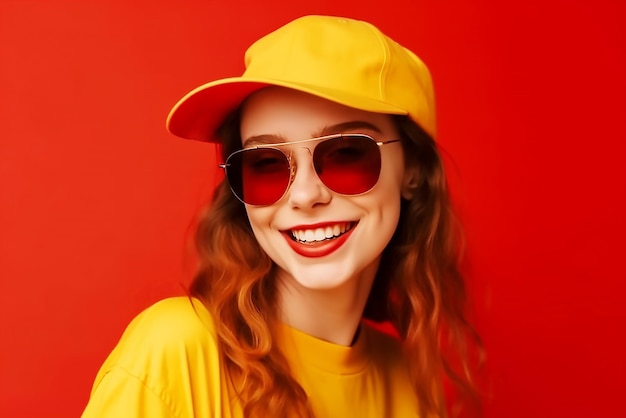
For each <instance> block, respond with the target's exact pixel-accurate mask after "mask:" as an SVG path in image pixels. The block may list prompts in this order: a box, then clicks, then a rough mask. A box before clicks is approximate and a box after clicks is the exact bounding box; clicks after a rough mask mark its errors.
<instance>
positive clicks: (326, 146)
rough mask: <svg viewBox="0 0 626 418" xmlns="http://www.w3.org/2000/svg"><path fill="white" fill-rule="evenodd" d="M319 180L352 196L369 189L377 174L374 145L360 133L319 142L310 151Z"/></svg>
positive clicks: (377, 167)
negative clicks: (311, 151) (312, 150)
mask: <svg viewBox="0 0 626 418" xmlns="http://www.w3.org/2000/svg"><path fill="white" fill-rule="evenodd" d="M313 164H314V165H315V171H316V172H317V175H318V176H319V178H320V180H322V182H323V183H324V184H325V185H326V186H327V187H328V188H329V189H331V190H333V191H334V192H336V193H340V194H346V195H355V194H361V193H365V192H367V191H369V190H370V189H371V188H372V187H374V186H375V185H376V183H377V182H378V177H379V175H380V165H381V162H380V150H379V148H378V144H376V142H375V141H374V140H373V139H372V138H369V137H367V136H364V135H343V136H341V137H338V138H333V139H328V140H326V141H323V142H320V143H319V144H318V145H317V146H316V147H315V150H314V152H313Z"/></svg>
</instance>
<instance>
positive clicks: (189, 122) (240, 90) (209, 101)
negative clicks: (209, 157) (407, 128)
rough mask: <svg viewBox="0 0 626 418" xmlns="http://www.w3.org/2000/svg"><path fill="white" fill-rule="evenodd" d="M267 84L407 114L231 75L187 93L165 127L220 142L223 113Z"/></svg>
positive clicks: (337, 94)
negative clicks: (218, 132)
mask: <svg viewBox="0 0 626 418" xmlns="http://www.w3.org/2000/svg"><path fill="white" fill-rule="evenodd" d="M267 86H281V87H287V88H290V89H294V90H298V91H302V92H304V93H309V94H312V95H315V96H318V97H322V98H324V99H327V100H330V101H333V102H336V103H339V104H343V105H345V106H349V107H353V108H356V109H361V110H365V111H368V112H376V113H388V114H397V115H406V114H408V112H407V110H406V109H400V108H398V107H397V106H392V105H390V104H388V103H384V102H381V101H377V100H372V99H370V98H364V97H361V96H355V95H354V94H348V93H346V92H343V91H339V90H335V89H326V88H322V87H319V86H310V85H305V84H298V83H290V82H282V81H277V80H268V79H252V78H244V77H232V78H225V79H222V80H217V81H213V82H210V83H207V84H204V85H202V86H199V87H197V88H195V89H194V90H192V91H190V92H189V93H187V94H186V95H185V96H184V97H183V98H182V99H180V100H179V101H178V103H176V104H175V105H174V107H173V108H172V110H171V111H170V113H169V115H168V117H167V122H166V127H167V129H168V130H169V131H170V132H171V133H172V134H174V135H176V136H179V137H181V138H187V139H195V140H200V141H209V142H219V138H217V137H216V135H215V131H216V130H217V128H219V126H220V125H221V124H222V122H223V120H224V119H225V118H226V116H228V114H229V113H231V112H232V111H234V110H235V109H237V108H238V107H239V105H241V103H242V102H243V101H244V100H245V99H246V97H248V96H249V95H250V94H252V93H254V92H255V91H257V90H259V89H261V88H263V87H267Z"/></svg>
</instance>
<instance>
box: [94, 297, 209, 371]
mask: <svg viewBox="0 0 626 418" xmlns="http://www.w3.org/2000/svg"><path fill="white" fill-rule="evenodd" d="M206 356H211V357H214V358H216V357H217V336H216V333H215V328H214V322H213V319H212V317H211V315H210V314H209V312H208V311H207V309H206V307H205V306H204V305H203V304H202V303H201V302H200V301H199V300H197V299H194V298H188V297H176V298H169V299H164V300H161V301H159V302H157V303H155V304H154V305H152V306H150V307H148V308H147V309H145V310H144V311H143V312H141V313H140V314H139V315H137V316H136V317H135V318H134V319H133V320H132V321H131V323H130V324H129V325H128V327H127V328H126V330H125V331H124V333H123V335H122V337H121V339H120V340H119V342H118V344H117V345H116V347H115V349H114V350H113V351H112V352H111V354H110V355H109V358H108V359H107V361H106V362H105V364H104V366H103V369H104V370H106V369H110V368H114V367H122V368H124V369H125V370H127V371H129V372H131V373H132V374H134V375H142V374H144V373H145V372H146V371H147V370H150V369H151V368H152V366H157V365H167V364H168V363H169V362H172V363H174V364H179V363H180V361H181V360H183V359H185V360H187V361H194V360H198V357H206ZM104 370H102V371H104Z"/></svg>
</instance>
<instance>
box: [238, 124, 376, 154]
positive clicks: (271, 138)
mask: <svg viewBox="0 0 626 418" xmlns="http://www.w3.org/2000/svg"><path fill="white" fill-rule="evenodd" d="M363 130H368V131H372V132H377V133H382V131H381V129H380V128H379V127H378V126H376V125H374V124H372V123H370V122H366V121H363V120H354V121H349V122H342V123H338V124H335V125H330V126H326V127H324V128H323V129H322V130H321V131H319V132H318V133H316V134H314V135H312V136H311V137H310V138H317V137H318V136H326V135H333V134H340V133H344V132H348V131H363ZM310 138H303V140H304V139H310ZM290 141H292V140H291V139H290V140H287V138H285V137H284V136H282V135H273V134H263V135H254V136H251V137H249V138H246V139H245V140H244V141H243V147H244V148H245V147H246V146H251V145H263V144H276V143H279V142H290ZM295 141H297V140H295Z"/></svg>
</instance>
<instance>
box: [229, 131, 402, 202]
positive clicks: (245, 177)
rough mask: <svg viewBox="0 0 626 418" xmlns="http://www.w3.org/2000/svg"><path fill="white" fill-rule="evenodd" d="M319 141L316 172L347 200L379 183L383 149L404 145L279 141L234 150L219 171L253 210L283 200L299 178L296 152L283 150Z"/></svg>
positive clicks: (343, 137) (347, 138)
mask: <svg viewBox="0 0 626 418" xmlns="http://www.w3.org/2000/svg"><path fill="white" fill-rule="evenodd" d="M312 141H319V143H318V144H317V145H316V146H315V148H313V152H312V156H313V167H314V168H315V172H316V173H317V176H318V177H319V179H320V180H321V181H322V183H324V185H325V186H326V187H328V188H329V189H330V190H332V191H333V192H335V193H339V194H342V195H350V196H353V195H359V194H363V193H366V192H368V191H370V190H371V189H372V188H373V187H374V186H375V185H376V183H377V182H378V177H379V176H380V169H381V157H380V148H379V147H380V146H382V145H385V144H391V143H393V142H399V141H400V140H399V139H394V140H390V141H384V142H380V141H376V140H375V139H374V138H372V137H371V136H368V135H364V134H335V135H328V136H322V137H318V138H311V139H305V140H302V141H292V142H280V143H277V144H267V145H262V146H255V147H251V148H245V149H242V150H239V151H235V152H233V153H232V154H230V155H229V156H228V158H227V159H226V162H225V163H224V164H220V167H221V168H223V169H224V171H225V173H226V178H227V180H228V183H229V185H230V188H231V190H232V191H233V194H234V195H235V197H237V199H239V200H240V201H242V202H243V203H246V204H248V205H253V206H267V205H271V204H273V203H276V202H277V201H279V200H280V199H281V198H282V197H283V195H284V194H285V193H286V192H287V190H288V189H289V186H290V185H291V183H292V181H293V179H294V176H295V173H296V166H295V161H292V152H289V153H285V152H284V151H282V150H281V149H280V147H282V146H285V145H293V144H302V143H306V142H312Z"/></svg>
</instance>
